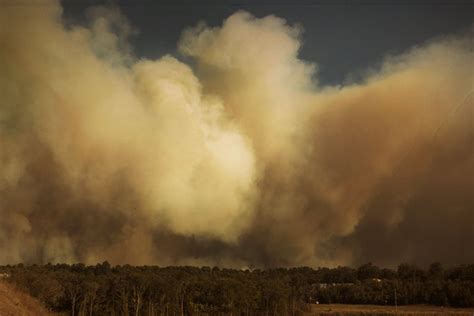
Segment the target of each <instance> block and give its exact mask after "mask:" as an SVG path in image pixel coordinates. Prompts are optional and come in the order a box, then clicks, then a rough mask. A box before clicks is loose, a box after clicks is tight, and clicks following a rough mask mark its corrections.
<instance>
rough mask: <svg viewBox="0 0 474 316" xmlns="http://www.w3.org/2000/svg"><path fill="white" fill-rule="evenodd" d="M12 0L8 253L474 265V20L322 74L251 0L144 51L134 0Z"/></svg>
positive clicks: (1, 99)
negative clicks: (359, 70) (337, 74)
mask: <svg viewBox="0 0 474 316" xmlns="http://www.w3.org/2000/svg"><path fill="white" fill-rule="evenodd" d="M88 16H89V24H88V25H87V26H65V25H64V23H63V22H62V18H61V7H60V6H59V4H58V3H56V2H51V3H50V4H49V5H44V4H43V5H38V6H34V5H33V6H12V5H10V6H3V7H2V8H1V10H0V215H1V216H0V264H5V263H16V262H43V263H44V262H49V261H51V262H75V261H82V262H86V263H95V262H97V261H103V260H108V261H110V262H112V263H130V264H160V265H170V264H210V265H214V264H216V265H224V266H234V267H241V266H254V267H257V266H258V267H262V266H290V265H310V266H318V265H335V264H357V263H360V262H368V261H372V262H374V263H377V264H383V265H392V264H396V263H399V262H401V261H407V262H416V263H421V264H425V263H428V262H431V261H435V260H440V261H442V262H446V263H462V262H468V261H471V262H472V261H474V252H473V251H472V245H473V244H474V191H473V190H474V128H473V108H474V101H473V100H474V97H473V94H472V89H473V67H474V64H473V60H474V54H473V47H472V45H473V44H472V33H469V34H461V35H457V36H452V37H449V38H443V39H439V40H437V41H434V42H431V43H428V44H425V45H424V46H423V47H418V48H415V49H413V50H411V51H410V52H407V53H406V54H404V55H402V56H398V57H391V58H388V59H387V60H386V61H385V62H384V63H383V65H382V66H380V67H379V68H378V69H375V70H372V71H370V72H368V73H367V75H366V79H365V80H364V81H363V82H361V83H352V84H346V85H344V86H337V87H323V86H319V85H318V83H317V72H316V70H317V67H316V65H315V64H311V63H307V62H305V61H302V60H300V59H298V51H299V49H300V45H301V42H300V36H301V30H300V29H299V28H297V27H292V26H289V25H287V24H286V22H285V21H284V20H282V19H280V18H277V17H274V16H268V17H265V18H263V19H257V18H254V17H253V16H251V15H250V14H248V13H245V12H237V13H235V14H234V15H232V16H230V17H229V18H228V19H226V20H225V21H224V22H223V24H222V26H221V27H217V28H210V27H207V26H205V25H199V26H197V27H195V28H191V29H188V30H185V31H184V32H183V36H182V39H181V41H180V43H179V44H178V46H179V50H180V52H181V53H182V54H183V55H186V56H188V57H189V58H192V59H193V60H194V62H193V65H194V66H193V67H192V68H191V67H190V66H188V65H186V64H184V63H182V62H180V61H178V60H177V59H175V58H173V57H170V56H165V57H163V58H160V59H159V60H138V59H137V58H136V57H134V56H133V54H132V53H131V52H132V49H131V48H130V47H129V45H128V43H127V37H128V35H129V34H131V33H132V32H133V28H131V27H130V26H129V25H128V24H127V22H126V20H125V19H124V17H123V16H121V15H120V13H119V11H118V10H114V9H112V10H109V9H104V8H96V9H91V10H90V11H89V14H88Z"/></svg>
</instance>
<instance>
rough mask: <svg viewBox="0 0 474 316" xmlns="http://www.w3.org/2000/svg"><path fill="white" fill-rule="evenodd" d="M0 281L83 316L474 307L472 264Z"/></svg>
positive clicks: (79, 269)
mask: <svg viewBox="0 0 474 316" xmlns="http://www.w3.org/2000/svg"><path fill="white" fill-rule="evenodd" d="M0 272H1V273H3V274H2V275H3V278H4V279H6V280H8V281H9V282H12V283H14V284H15V285H16V286H18V287H20V288H22V289H23V290H26V291H27V292H29V293H30V294H31V295H33V296H35V297H37V298H38V299H40V300H41V301H42V302H43V303H44V304H45V305H46V306H47V307H49V308H50V309H52V310H54V311H58V312H67V313H70V314H71V315H73V316H76V315H77V316H80V315H136V316H138V315H150V316H151V315H203V314H205V315H300V314H302V313H304V311H306V310H307V309H308V304H315V303H321V304H322V303H346V304H381V305H395V304H398V305H405V304H434V305H441V306H454V307H472V306H474V265H462V266H458V267H454V268H450V269H446V270H444V269H443V267H442V266H441V265H440V264H439V263H434V264H432V265H431V266H430V267H429V269H426V270H423V269H420V268H418V267H416V266H414V265H409V264H402V265H400V266H399V267H398V269H397V270H391V269H381V268H378V267H377V266H374V265H372V264H370V263H369V264H366V265H363V266H361V267H359V268H357V269H353V268H348V267H337V268H333V269H329V268H318V269H312V268H308V267H301V268H291V269H284V268H279V269H268V270H258V269H257V270H253V271H250V270H233V269H220V268H217V267H214V268H211V267H201V268H198V267H166V268H160V267H156V266H141V267H132V266H129V265H124V266H115V267H111V266H110V264H109V263H107V262H104V263H101V264H97V265H95V266H85V265H83V264H73V265H67V264H56V265H52V264H47V265H43V266H40V265H28V266H27V265H22V264H19V265H15V266H0Z"/></svg>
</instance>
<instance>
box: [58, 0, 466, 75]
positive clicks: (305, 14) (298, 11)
mask: <svg viewBox="0 0 474 316" xmlns="http://www.w3.org/2000/svg"><path fill="white" fill-rule="evenodd" d="M62 3H63V4H64V9H65V15H66V17H68V18H70V19H72V20H75V21H77V20H79V21H80V20H82V19H84V12H85V9H86V8H87V7H90V6H91V5H97V4H98V3H108V2H107V1H103V2H98V1H86V0H81V1H78V0H64V1H62ZM112 3H114V4H115V5H118V6H119V7H120V9H121V11H122V13H123V14H125V15H126V16H127V18H128V19H129V21H130V23H131V25H133V26H134V27H136V28H137V30H138V34H137V35H136V36H133V37H132V38H131V42H132V43H133V48H134V51H135V53H136V54H137V56H140V57H147V58H158V57H160V56H162V55H164V54H173V55H175V56H177V57H181V56H180V54H179V53H178V52H177V51H176V43H177V42H178V40H179V38H180V36H181V32H182V31H183V29H185V28H188V27H192V26H195V25H196V24H197V23H199V22H200V21H205V22H206V23H207V24H209V25H210V26H217V25H220V24H221V22H222V21H223V20H224V19H225V18H226V17H228V16H229V15H231V14H232V13H234V12H236V11H238V10H245V11H247V12H250V13H252V14H253V15H254V16H256V17H264V16H266V15H272V14H273V15H276V16H278V17H281V18H284V19H285V20H287V21H288V23H290V24H298V25H300V26H301V27H302V28H303V30H304V33H303V35H302V42H303V45H302V47H301V51H300V54H299V56H300V57H301V58H302V59H305V60H309V61H312V62H317V64H318V78H319V80H320V81H321V82H322V83H324V84H341V83H343V82H344V81H346V80H357V79H360V78H361V77H362V75H361V73H363V72H364V71H365V70H366V69H367V67H372V66H377V65H379V64H380V63H381V62H382V60H383V58H384V57H385V56H387V55H390V54H392V55H396V54H400V53H402V52H404V51H405V50H407V49H409V48H411V47H412V46H415V45H419V44H422V43H424V42H426V41H428V40H432V39H434V38H437V37H442V36H445V35H448V34H452V33H454V32H459V31H462V30H465V29H467V28H469V27H470V26H471V25H472V22H473V21H474V13H473V11H474V10H473V4H472V2H471V1H416V0H415V1H383V0H382V1H338V0H336V1H317V0H315V1H302V0H296V1H282V0H273V1H262V0H256V1H229V0H220V1H219V0H217V1H183V0H181V1H162V0H157V1H151V0H138V1H128V0H126V1H115V2H112Z"/></svg>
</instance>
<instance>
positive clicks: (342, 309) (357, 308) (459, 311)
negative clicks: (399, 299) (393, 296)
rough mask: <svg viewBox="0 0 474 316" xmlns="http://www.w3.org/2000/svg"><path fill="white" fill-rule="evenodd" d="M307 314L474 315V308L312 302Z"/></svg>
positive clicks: (354, 315) (356, 315) (350, 315)
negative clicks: (316, 303) (317, 303)
mask: <svg viewBox="0 0 474 316" xmlns="http://www.w3.org/2000/svg"><path fill="white" fill-rule="evenodd" d="M308 315H344V316H352V315H353V316H360V315H384V316H387V315H424V316H441V315H453V316H454V315H456V316H461V315H462V316H474V308H450V307H439V306H428V305H407V306H398V307H397V308H395V306H380V305H346V304H319V305H315V304H313V305H312V306H311V312H310V313H308Z"/></svg>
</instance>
